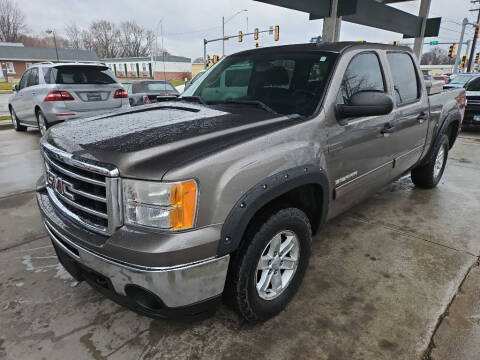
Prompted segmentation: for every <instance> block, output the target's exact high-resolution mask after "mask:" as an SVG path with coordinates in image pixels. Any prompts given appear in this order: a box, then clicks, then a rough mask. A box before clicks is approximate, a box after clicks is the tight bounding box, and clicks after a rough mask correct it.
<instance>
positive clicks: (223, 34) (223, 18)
mask: <svg viewBox="0 0 480 360" xmlns="http://www.w3.org/2000/svg"><path fill="white" fill-rule="evenodd" d="M222 39H223V40H222V57H223V56H225V17H224V16H222Z"/></svg>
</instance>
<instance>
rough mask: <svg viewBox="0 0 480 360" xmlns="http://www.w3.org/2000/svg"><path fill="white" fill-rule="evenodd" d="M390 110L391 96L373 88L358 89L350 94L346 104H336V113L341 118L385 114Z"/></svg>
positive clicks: (391, 108) (391, 105)
mask: <svg viewBox="0 0 480 360" xmlns="http://www.w3.org/2000/svg"><path fill="white" fill-rule="evenodd" d="M392 110H393V100H392V98H391V96H390V95H388V94H386V93H384V92H381V91H374V90H366V91H359V92H357V93H355V94H353V95H352V97H351V98H350V100H349V101H348V105H344V104H339V105H337V114H338V115H339V116H340V117H341V118H348V117H362V116H379V115H387V114H390V113H391V112H392Z"/></svg>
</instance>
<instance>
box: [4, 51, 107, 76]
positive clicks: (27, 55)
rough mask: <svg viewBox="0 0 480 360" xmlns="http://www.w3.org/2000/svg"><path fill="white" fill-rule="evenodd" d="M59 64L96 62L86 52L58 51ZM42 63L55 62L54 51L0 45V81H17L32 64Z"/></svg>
mask: <svg viewBox="0 0 480 360" xmlns="http://www.w3.org/2000/svg"><path fill="white" fill-rule="evenodd" d="M58 59H59V61H60V62H75V61H98V60H99V59H98V57H97V55H96V54H95V53H94V52H92V51H88V50H75V49H58ZM42 61H53V62H56V61H57V55H56V52H55V49H51V48H36V47H25V46H23V44H18V43H13V44H12V43H0V65H1V69H2V70H3V71H0V81H5V72H6V73H7V75H8V80H9V81H18V80H19V79H20V77H21V76H22V74H23V72H24V71H25V70H26V69H28V68H29V67H30V66H31V65H32V64H35V63H38V62H42Z"/></svg>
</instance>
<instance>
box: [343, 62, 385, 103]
mask: <svg viewBox="0 0 480 360" xmlns="http://www.w3.org/2000/svg"><path fill="white" fill-rule="evenodd" d="M366 90H375V91H385V82H384V81H383V74H382V68H381V67H380V62H379V60H378V57H377V55H375V54H374V53H363V54H360V55H357V56H355V57H354V58H353V60H352V61H351V62H350V64H349V65H348V68H347V71H345V75H344V77H343V80H342V85H341V87H340V92H339V94H338V99H337V103H339V104H348V101H349V99H350V98H351V97H352V95H354V94H356V93H358V92H360V91H366Z"/></svg>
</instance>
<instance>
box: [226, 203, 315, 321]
mask: <svg viewBox="0 0 480 360" xmlns="http://www.w3.org/2000/svg"><path fill="white" fill-rule="evenodd" d="M248 233H249V234H250V236H248ZM248 233H247V238H246V239H245V240H247V241H246V242H245V245H244V246H243V247H242V248H241V249H240V250H239V252H238V254H237V256H236V257H235V258H234V259H233V260H232V264H231V267H230V269H229V279H228V281H227V284H228V288H227V291H226V294H227V297H228V298H227V299H226V300H227V303H229V304H231V305H233V307H234V308H235V309H236V310H237V311H238V312H239V313H240V315H242V316H243V317H244V318H245V319H246V320H247V321H249V322H252V323H255V322H260V321H265V320H267V319H269V318H271V317H273V316H274V315H276V314H278V313H279V312H280V311H282V310H283V309H285V307H286V306H287V305H288V303H289V302H290V300H291V299H292V298H293V296H294V295H295V294H296V292H297V290H298V288H299V286H300V284H301V283H302V280H303V276H304V274H305V271H306V269H307V267H308V262H309V259H310V254H311V244H312V230H311V226H310V222H309V220H308V218H307V216H306V215H305V213H304V212H302V211H301V210H299V209H296V208H287V209H282V210H280V211H278V212H276V213H274V214H273V215H271V216H270V217H269V218H268V220H266V221H265V222H264V223H263V224H260V225H259V226H257V227H254V228H253V229H252V230H251V231H249V232H248ZM279 241H280V243H279ZM278 244H280V247H277V246H276V245H278ZM287 244H293V247H292V248H291V250H288V251H285V247H287ZM275 249H277V250H278V249H279V250H280V251H278V253H275ZM272 256H273V257H272ZM262 257H263V259H262V263H261V264H262V267H263V270H258V269H257V267H258V266H260V260H261V258H262ZM267 258H268V259H272V260H270V263H268V261H266V260H265V259H267ZM281 259H283V260H281ZM286 267H288V268H289V269H286ZM269 278H270V281H269ZM277 284H278V285H280V284H281V286H282V288H278V289H279V290H275V289H274V285H277ZM261 285H268V286H264V287H263V288H264V289H262V286H261ZM257 287H259V288H260V289H257Z"/></svg>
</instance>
